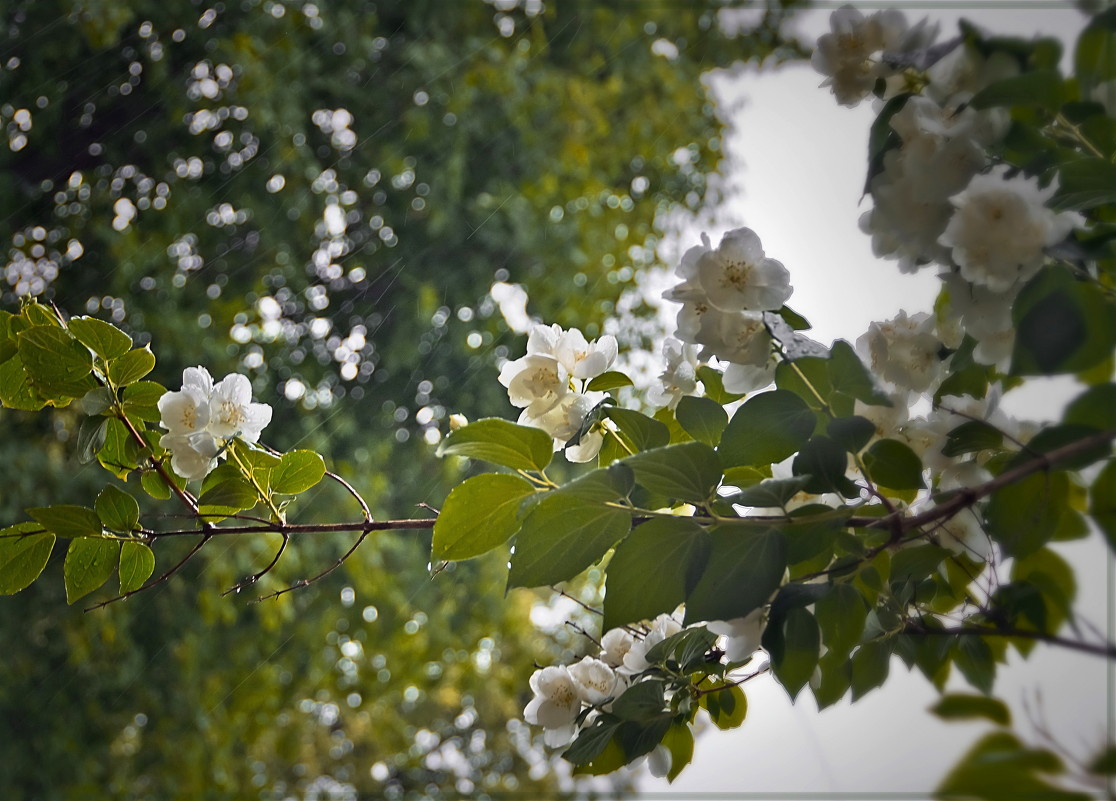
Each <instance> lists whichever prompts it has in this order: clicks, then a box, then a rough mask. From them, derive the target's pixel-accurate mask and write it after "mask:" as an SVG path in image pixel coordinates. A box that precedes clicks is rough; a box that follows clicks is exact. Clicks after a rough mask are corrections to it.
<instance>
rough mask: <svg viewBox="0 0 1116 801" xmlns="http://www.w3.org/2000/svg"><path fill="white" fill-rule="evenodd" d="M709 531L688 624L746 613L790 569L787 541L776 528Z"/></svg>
mask: <svg viewBox="0 0 1116 801" xmlns="http://www.w3.org/2000/svg"><path fill="white" fill-rule="evenodd" d="M709 536H710V540H711V546H712V547H711V549H710V553H709V559H708V562H707V564H706V568H705V572H704V573H702V576H701V578H700V579H699V581H698V583H697V586H696V587H694V591H693V592H692V593H690V597H689V598H688V599H687V600H686V622H687V623H692V622H694V621H697V620H731V619H732V618H735V617H744V616H745V615H747V614H748V613H749V612H751V611H752V610H754V609H757V608H759V606H760V605H761V604H763V603H766V602H767V599H768V598H770V597H771V594H772V593H773V592H775V590H776V589H778V587H779V584H780V582H781V581H782V580H783V571H784V570H785V569H786V545H785V544H784V542H783V538H782V537H781V536H780V534H779V532H778V531H776V530H775V529H771V528H758V527H756V526H753V525H748V524H741V525H730V526H722V527H720V528H716V529H714V530H713V531H711V532H710V533H709Z"/></svg>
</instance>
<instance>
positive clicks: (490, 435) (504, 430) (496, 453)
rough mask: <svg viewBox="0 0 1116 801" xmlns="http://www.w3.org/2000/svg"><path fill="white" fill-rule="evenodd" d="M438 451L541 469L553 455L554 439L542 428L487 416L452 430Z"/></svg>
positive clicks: (449, 454) (507, 465)
mask: <svg viewBox="0 0 1116 801" xmlns="http://www.w3.org/2000/svg"><path fill="white" fill-rule="evenodd" d="M438 455H439V456H467V457H469V458H470V459H483V460H484V461H486V462H492V463H493V464H499V465H503V466H504V467H510V468H511V469H512V470H543V469H544V468H545V467H546V466H547V465H548V464H550V460H551V459H552V458H553V457H554V440H553V439H551V437H550V435H549V434H547V433H546V432H545V431H543V430H542V429H539V428H530V427H528V426H521V425H516V424H515V423H509V422H508V421H507V420H501V419H500V418H498V417H489V418H486V419H484V420H477V421H476V422H475V423H470V424H469V425H467V426H463V427H461V428H459V429H457V430H456V431H451V432H450V434H449V436H447V437H446V438H445V439H444V440H442V443H441V444H440V445H439V446H438Z"/></svg>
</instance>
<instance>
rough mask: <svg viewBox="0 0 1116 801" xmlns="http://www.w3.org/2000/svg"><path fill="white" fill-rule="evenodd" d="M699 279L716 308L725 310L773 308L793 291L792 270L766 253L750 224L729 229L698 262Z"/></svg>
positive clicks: (765, 309)
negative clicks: (715, 247)
mask: <svg viewBox="0 0 1116 801" xmlns="http://www.w3.org/2000/svg"><path fill="white" fill-rule="evenodd" d="M697 281H698V284H699V285H700V286H701V288H702V290H703V291H704V292H705V296H706V297H707V298H708V299H709V302H710V303H711V304H712V305H713V307H714V308H716V309H719V310H720V311H724V312H738V311H745V310H747V311H774V310H776V309H778V308H780V307H781V306H782V305H783V303H784V302H785V301H786V300H787V298H789V297H790V295H791V286H790V273H789V272H787V268H786V267H784V266H783V265H782V264H781V263H780V262H777V261H775V259H768V258H765V257H764V252H763V247H762V245H761V244H760V238H759V237H758V236H756V233H755V232H754V231H752V230H751V229H750V228H737V229H736V230H734V231H729V232H728V233H727V234H725V235H724V237H723V238H722V239H721V244H720V245H719V246H718V247H717V249H716V250H707V251H706V252H705V253H703V254H702V255H701V257H700V258H699V259H698V263H697Z"/></svg>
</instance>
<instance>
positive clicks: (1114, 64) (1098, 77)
mask: <svg viewBox="0 0 1116 801" xmlns="http://www.w3.org/2000/svg"><path fill="white" fill-rule="evenodd" d="M1073 69H1074V74H1075V75H1076V76H1077V80H1078V81H1080V82H1081V85H1082V87H1083V88H1084V89H1086V90H1088V89H1092V88H1093V87H1095V86H1096V85H1097V84H1100V83H1104V82H1105V81H1111V80H1113V79H1116V11H1114V10H1113V9H1111V8H1109V9H1107V10H1106V11H1105V12H1103V13H1101V14H1097V15H1096V16H1095V17H1093V19H1092V20H1091V21H1090V22H1089V24H1088V25H1087V26H1086V27H1085V30H1084V31H1082V32H1081V35H1080V36H1078V38H1077V45H1076V47H1075V48H1074V53H1073Z"/></svg>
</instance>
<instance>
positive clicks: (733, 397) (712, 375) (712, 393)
mask: <svg viewBox="0 0 1116 801" xmlns="http://www.w3.org/2000/svg"><path fill="white" fill-rule="evenodd" d="M697 377H698V378H700V379H701V383H702V385H704V387H705V395H706V397H708V398H709V399H710V400H712V401H714V402H716V403H719V404H721V405H722V406H723V405H724V404H726V403H732V402H733V401H738V400H740V399H741V398H743V397H744V395H743V394H737V393H735V392H728V391H727V390H726V389H725V382H724V378H723V376H722V375H721V373H720V371H718V370H714V369H713V368H712V367H710V366H709V365H707V364H703V365H701V366H700V367H698V369H697Z"/></svg>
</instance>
